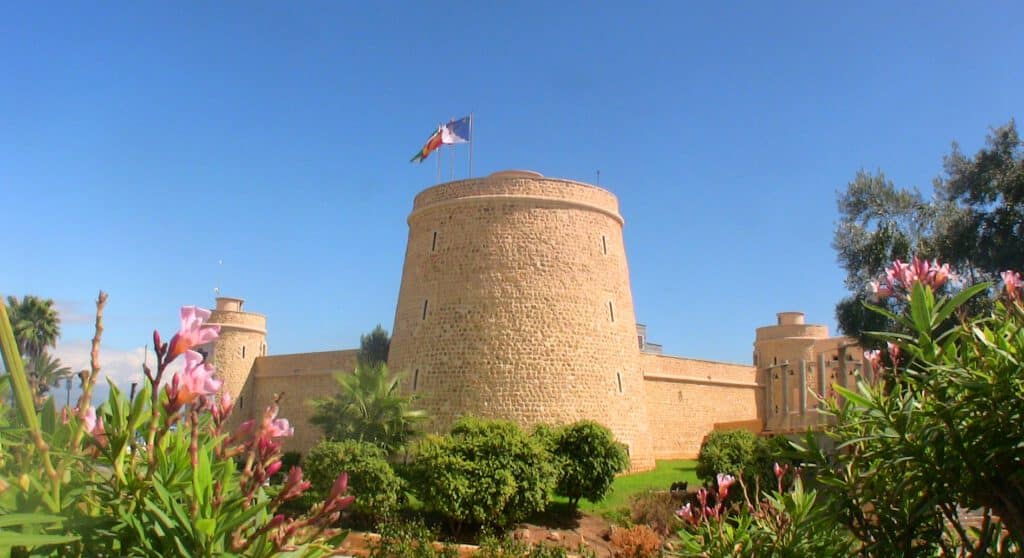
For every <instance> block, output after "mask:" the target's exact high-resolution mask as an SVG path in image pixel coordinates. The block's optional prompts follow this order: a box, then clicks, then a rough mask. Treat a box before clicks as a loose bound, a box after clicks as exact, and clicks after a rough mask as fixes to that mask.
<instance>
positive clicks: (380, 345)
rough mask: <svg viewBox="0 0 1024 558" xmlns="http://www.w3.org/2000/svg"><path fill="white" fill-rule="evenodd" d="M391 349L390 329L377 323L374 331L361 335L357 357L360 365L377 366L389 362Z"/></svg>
mask: <svg viewBox="0 0 1024 558" xmlns="http://www.w3.org/2000/svg"><path fill="white" fill-rule="evenodd" d="M390 349H391V336H390V335H388V330H386V329H384V328H383V327H381V325H380V324H377V327H375V328H373V331H371V332H370V333H368V334H366V335H361V336H359V354H358V355H356V359H357V361H358V362H359V365H360V366H370V367H373V366H377V365H380V364H387V363H388V351H389V350H390Z"/></svg>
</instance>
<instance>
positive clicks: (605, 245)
mask: <svg viewBox="0 0 1024 558" xmlns="http://www.w3.org/2000/svg"><path fill="white" fill-rule="evenodd" d="M601 251H602V252H604V255H606V256H607V255H608V237H606V236H605V235H603V234H602V235H601Z"/></svg>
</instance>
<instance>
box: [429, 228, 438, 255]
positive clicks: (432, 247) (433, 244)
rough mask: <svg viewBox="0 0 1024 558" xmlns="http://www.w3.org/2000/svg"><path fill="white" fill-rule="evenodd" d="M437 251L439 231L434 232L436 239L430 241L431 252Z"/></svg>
mask: <svg viewBox="0 0 1024 558" xmlns="http://www.w3.org/2000/svg"><path fill="white" fill-rule="evenodd" d="M434 250H437V231H434V239H433V240H431V241H430V251H431V252H433V251H434Z"/></svg>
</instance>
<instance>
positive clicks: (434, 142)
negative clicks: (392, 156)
mask: <svg viewBox="0 0 1024 558" xmlns="http://www.w3.org/2000/svg"><path fill="white" fill-rule="evenodd" d="M442 130H444V126H438V127H437V131H435V132H434V133H433V134H431V136H430V137H429V138H427V143H425V144H423V148H422V149H420V150H419V152H418V153H416V154H415V155H413V157H412V159H409V162H410V163H422V162H423V160H424V159H426V158H427V157H429V156H430V152H431V151H433V150H435V149H437V148H438V147H441V144H442V141H441V134H442Z"/></svg>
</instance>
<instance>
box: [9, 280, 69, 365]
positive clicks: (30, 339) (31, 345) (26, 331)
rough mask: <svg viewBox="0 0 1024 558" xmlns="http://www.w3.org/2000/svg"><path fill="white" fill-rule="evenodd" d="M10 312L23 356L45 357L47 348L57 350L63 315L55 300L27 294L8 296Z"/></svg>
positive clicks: (12, 325)
mask: <svg viewBox="0 0 1024 558" xmlns="http://www.w3.org/2000/svg"><path fill="white" fill-rule="evenodd" d="M7 306H8V309H7V312H8V314H9V316H10V319H11V327H12V328H13V329H14V339H15V340H16V341H17V343H18V349H19V350H20V351H21V354H22V355H23V356H25V357H28V358H29V359H31V358H34V357H38V356H40V355H42V354H43V353H44V352H45V351H46V348H47V347H56V346H57V338H58V337H60V316H59V315H58V314H57V309H56V308H54V303H53V300H51V299H42V298H39V297H37V296H33V295H25V297H24V298H22V299H21V300H20V301H19V300H18V299H17V297H13V296H9V297H7Z"/></svg>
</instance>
